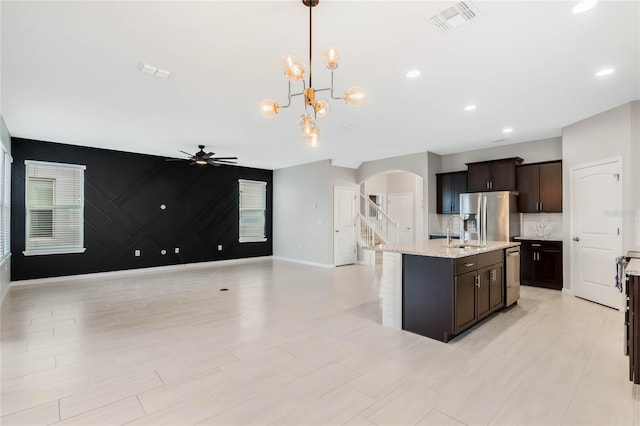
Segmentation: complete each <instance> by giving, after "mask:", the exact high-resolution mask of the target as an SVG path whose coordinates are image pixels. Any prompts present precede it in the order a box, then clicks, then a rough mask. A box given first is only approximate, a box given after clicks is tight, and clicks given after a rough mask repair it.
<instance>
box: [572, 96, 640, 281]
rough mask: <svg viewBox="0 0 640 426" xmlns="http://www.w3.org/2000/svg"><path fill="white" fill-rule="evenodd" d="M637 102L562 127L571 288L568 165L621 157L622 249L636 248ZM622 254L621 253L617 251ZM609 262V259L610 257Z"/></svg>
mask: <svg viewBox="0 0 640 426" xmlns="http://www.w3.org/2000/svg"><path fill="white" fill-rule="evenodd" d="M639 104H640V101H635V102H633V103H628V104H624V105H621V106H618V107H616V108H613V109H611V110H609V111H605V112H603V113H601V114H598V115H595V116H593V117H590V118H587V119H585V120H582V121H580V122H577V123H575V124H572V125H570V126H567V127H565V128H564V129H563V132H562V159H563V176H562V179H563V189H562V190H563V203H562V209H563V213H564V218H563V229H564V239H563V240H564V248H565V249H564V253H563V255H564V287H565V288H566V289H570V288H571V262H570V261H571V256H570V252H571V250H570V247H571V244H572V241H571V235H570V231H571V227H570V225H571V193H570V184H571V181H570V179H571V168H572V167H574V166H576V165H580V164H585V163H590V162H594V161H599V160H605V159H610V158H615V157H621V158H622V210H623V220H622V229H623V240H622V244H623V251H626V250H629V249H631V248H635V247H638V246H639V245H640V241H637V239H636V238H635V234H636V232H634V225H635V224H634V221H635V220H634V218H635V217H636V216H637V215H638V214H640V211H639V210H638V209H639V208H640V205H639V201H638V191H637V188H633V189H632V187H635V186H637V183H638V182H639V181H640V170H639V169H638V166H637V164H634V165H632V158H636V159H637V158H638V154H637V153H638V149H639V148H638V145H639V144H640V140H639V138H638V135H639V132H638V126H639V125H640V124H639V121H640V115H639V113H638V111H639V108H640V107H639ZM621 254H622V253H621ZM612 265H613V260H612Z"/></svg>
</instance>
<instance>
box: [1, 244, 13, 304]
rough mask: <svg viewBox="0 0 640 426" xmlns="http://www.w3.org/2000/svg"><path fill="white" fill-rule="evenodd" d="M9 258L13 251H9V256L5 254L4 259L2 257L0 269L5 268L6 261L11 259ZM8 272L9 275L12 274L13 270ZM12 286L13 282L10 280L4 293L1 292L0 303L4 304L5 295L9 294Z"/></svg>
mask: <svg viewBox="0 0 640 426" xmlns="http://www.w3.org/2000/svg"><path fill="white" fill-rule="evenodd" d="M9 258H11V253H9V254H8V255H7V256H5V258H4V259H2V260H1V261H0V271H1V270H2V269H4V268H5V263H6V262H8V261H9ZM9 266H11V265H9ZM8 272H9V274H7V275H10V273H11V271H8ZM0 274H2V272H0ZM10 288H11V282H8V283H7V287H6V288H5V289H4V291H3V292H2V294H0V305H2V303H3V302H4V299H5V297H7V294H9V289H10Z"/></svg>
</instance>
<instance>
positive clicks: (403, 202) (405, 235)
mask: <svg viewBox="0 0 640 426" xmlns="http://www.w3.org/2000/svg"><path fill="white" fill-rule="evenodd" d="M388 200H389V209H388V210H387V214H388V215H389V217H391V219H393V220H395V221H396V222H398V242H399V243H404V242H408V241H412V240H413V201H412V200H413V194H412V193H410V192H405V193H399V194H389V196H388Z"/></svg>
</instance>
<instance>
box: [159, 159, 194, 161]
mask: <svg viewBox="0 0 640 426" xmlns="http://www.w3.org/2000/svg"><path fill="white" fill-rule="evenodd" d="M164 161H189V160H188V159H186V158H165V159H164Z"/></svg>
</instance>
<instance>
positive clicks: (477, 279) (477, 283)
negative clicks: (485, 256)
mask: <svg viewBox="0 0 640 426" xmlns="http://www.w3.org/2000/svg"><path fill="white" fill-rule="evenodd" d="M476 287H478V288H480V275H476Z"/></svg>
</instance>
